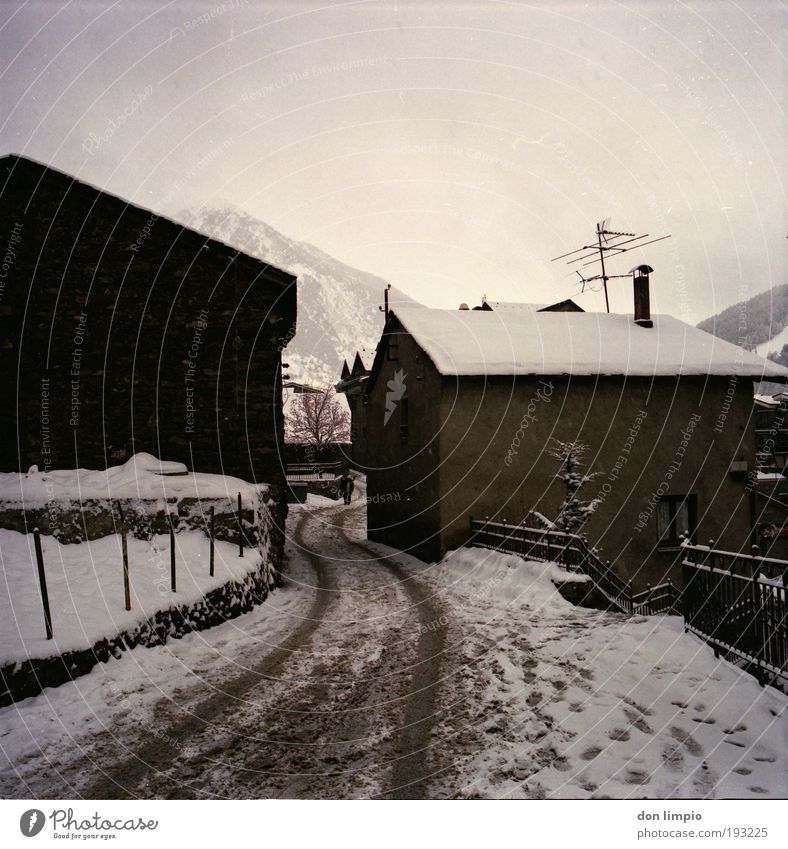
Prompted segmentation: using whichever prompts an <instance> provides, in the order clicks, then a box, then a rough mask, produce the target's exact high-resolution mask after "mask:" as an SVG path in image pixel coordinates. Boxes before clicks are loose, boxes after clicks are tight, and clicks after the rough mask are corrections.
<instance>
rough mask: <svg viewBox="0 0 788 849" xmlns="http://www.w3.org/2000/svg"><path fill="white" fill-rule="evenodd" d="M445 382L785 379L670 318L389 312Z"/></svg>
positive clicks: (785, 372) (778, 370)
mask: <svg viewBox="0 0 788 849" xmlns="http://www.w3.org/2000/svg"><path fill="white" fill-rule="evenodd" d="M392 312H393V313H394V315H396V317H397V318H398V319H399V321H400V322H401V323H402V325H403V327H404V328H405V330H407V331H408V332H409V333H410V334H411V335H412V336H413V338H414V339H415V341H416V342H417V343H418V345H419V346H420V347H421V348H422V349H423V350H424V351H425V353H426V354H427V355H428V356H429V357H430V359H431V360H432V361H433V363H434V364H435V367H436V368H437V369H438V371H439V372H440V373H441V374H446V375H459V376H463V375H465V376H470V375H519V374H537V375H539V374H551V375H560V374H569V375H597V374H607V375H628V376H643V377H652V376H660V375H661V376H674V375H722V376H727V375H738V376H740V377H752V378H756V379H760V378H769V379H777V380H780V379H785V380H788V369H785V368H783V367H782V366H779V365H777V364H776V363H773V362H771V361H769V360H764V359H762V358H761V357H759V356H757V355H756V354H751V353H749V352H748V351H745V350H744V349H743V348H739V347H738V346H736V345H732V344H730V343H729V342H725V341H724V340H722V339H719V338H718V337H716V336H712V335H711V334H709V333H705V332H704V331H702V330H698V328H696V327H692V326H690V325H688V324H685V323H684V322H683V321H679V320H678V319H677V318H673V316H670V315H657V316H652V319H653V322H654V326H653V327H651V328H645V327H639V326H638V325H636V324H635V323H634V321H633V319H632V316H630V315H620V314H616V313H592V312H581V313H574V312H571V313H567V312H533V311H527V310H521V311H516V310H511V311H506V310H504V311H500V312H497V311H492V312H488V311H482V310H475V311H474V310H440V309H424V308H418V309H413V308H407V307H398V308H396V309H395V310H392Z"/></svg>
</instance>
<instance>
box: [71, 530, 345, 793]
mask: <svg viewBox="0 0 788 849" xmlns="http://www.w3.org/2000/svg"><path fill="white" fill-rule="evenodd" d="M308 520H309V515H308V514H304V516H303V517H302V518H301V519H300V520H299V522H298V525H297V527H296V531H295V538H296V541H298V540H299V539H302V538H303V537H302V532H303V526H304V525H305V524H306V523H307V522H308ZM297 544H298V545H299V547H301V548H302V551H303V553H304V554H305V555H306V557H307V559H308V560H309V563H310V565H311V566H312V568H313V569H314V571H315V576H316V579H317V582H316V590H317V592H316V595H315V599H314V601H313V602H312V606H311V607H310V609H309V612H308V614H307V616H306V617H305V619H304V621H303V622H302V623H301V625H299V626H298V627H297V628H296V629H295V630H294V631H293V632H292V633H291V634H290V635H289V636H288V637H287V638H286V639H285V640H284V642H283V643H282V645H281V646H279V648H277V649H274V651H272V652H271V653H270V654H268V655H267V656H266V657H265V658H264V659H263V660H262V661H261V662H260V663H259V664H257V665H255V666H254V667H252V668H251V669H250V670H248V671H247V672H244V673H242V674H240V675H238V676H236V677H235V678H233V679H231V680H230V681H228V682H227V684H226V685H224V686H223V688H222V689H221V690H218V691H217V692H215V693H214V694H212V695H211V696H209V697H208V698H206V699H204V700H203V701H201V702H200V703H199V704H197V705H196V707H194V708H193V709H192V710H191V711H190V712H189V713H188V714H187V715H186V716H185V717H183V718H182V719H179V720H176V721H175V722H173V723H171V724H170V725H169V726H168V727H167V728H166V729H164V730H163V731H159V732H158V733H157V734H156V736H155V737H154V739H153V740H151V741H149V742H148V743H146V744H145V745H143V746H142V747H141V748H140V749H139V750H138V751H136V752H134V753H133V754H132V756H131V757H130V758H128V759H127V760H126V761H124V762H122V763H121V764H120V765H119V766H117V767H115V768H114V769H112V770H109V771H106V772H105V773H104V775H102V777H101V778H99V779H98V780H95V781H94V782H93V783H92V784H91V785H90V786H89V787H88V788H87V789H86V790H84V791H83V792H82V793H81V794H80V795H81V796H82V797H83V798H86V799H122V798H143V797H142V796H140V795H138V794H137V793H135V792H134V791H133V789H132V788H135V787H136V786H137V785H139V784H140V783H141V782H142V781H143V779H144V778H145V777H147V776H148V775H151V774H156V773H160V772H163V771H165V770H166V769H168V768H169V767H171V766H172V763H173V761H175V760H176V759H177V758H178V757H179V755H180V754H181V747H176V746H171V745H170V746H168V745H166V744H162V742H161V741H162V740H175V741H183V740H189V739H191V738H194V737H196V736H198V735H200V734H202V733H203V732H205V731H206V730H208V729H210V728H211V727H212V725H213V721H214V720H215V719H217V718H218V717H219V716H221V715H222V714H224V713H225V712H227V711H228V710H229V709H231V708H233V707H237V706H238V705H239V703H241V702H242V700H243V697H244V695H245V694H246V693H247V692H249V690H251V689H252V688H253V687H255V686H257V685H259V684H260V683H261V682H263V681H271V680H277V675H278V674H279V673H280V670H281V668H282V667H283V666H284V665H285V664H286V663H287V662H288V661H289V660H291V658H292V657H293V655H294V654H296V653H297V652H298V651H299V650H300V649H301V647H302V646H303V644H304V643H306V642H308V641H309V639H310V638H311V636H312V635H313V633H314V632H315V631H316V630H317V628H318V627H319V626H320V625H321V623H322V622H323V620H324V618H325V615H326V611H327V610H328V608H329V606H330V605H331V602H332V600H333V599H334V597H335V596H334V591H335V588H336V582H335V579H334V577H333V575H332V574H331V572H330V570H328V569H327V568H326V567H325V564H324V563H323V561H322V560H320V558H318V557H316V556H314V555H313V554H312V553H311V552H310V551H309V549H308V547H304V546H302V545H301V543H299V542H297ZM91 766H92V767H93V769H95V764H91ZM145 797H148V794H145Z"/></svg>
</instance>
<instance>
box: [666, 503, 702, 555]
mask: <svg viewBox="0 0 788 849" xmlns="http://www.w3.org/2000/svg"><path fill="white" fill-rule="evenodd" d="M697 515H698V506H697V497H696V496H694V495H663V496H662V498H660V500H659V501H658V502H657V545H659V547H660V548H675V547H676V546H678V545H680V544H681V535H682V534H684V535H685V536H688V537H690V538H691V539H692V538H694V536H695V531H696V530H697Z"/></svg>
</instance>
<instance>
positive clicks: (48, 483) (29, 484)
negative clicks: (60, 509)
mask: <svg viewBox="0 0 788 849" xmlns="http://www.w3.org/2000/svg"><path fill="white" fill-rule="evenodd" d="M239 492H240V493H241V498H242V499H243V501H244V503H245V504H246V505H249V504H257V502H258V501H259V500H260V498H261V496H265V495H266V494H267V492H268V486H267V485H266V484H252V483H249V482H247V481H244V480H241V479H240V478H234V477H229V476H227V475H212V474H205V473H193V472H192V473H190V472H189V471H188V469H187V468H186V466H184V465H183V464H182V463H174V462H169V461H163V460H159V459H158V458H157V457H154V456H153V455H151V454H145V453H139V454H135V455H134V456H133V457H131V458H130V459H129V460H128V461H127V462H126V463H124V464H123V465H121V466H111V467H110V468H108V469H103V470H101V471H96V470H93V469H65V470H54V471H49V472H46V473H45V472H40V471H39V470H38V468H37V467H36V466H34V467H33V468H32V469H31V470H30V471H28V472H27V473H26V474H21V473H18V472H4V473H0V500H2V501H6V502H9V503H11V504H21V505H27V506H30V505H32V504H42V503H46V502H49V501H76V502H79V501H87V500H89V499H117V498H124V499H125V498H140V499H142V498H146V499H148V498H151V499H159V498H164V499H167V498H170V499H172V498H175V499H180V498H197V499H209V498H228V499H236V498H237V497H238V493H239Z"/></svg>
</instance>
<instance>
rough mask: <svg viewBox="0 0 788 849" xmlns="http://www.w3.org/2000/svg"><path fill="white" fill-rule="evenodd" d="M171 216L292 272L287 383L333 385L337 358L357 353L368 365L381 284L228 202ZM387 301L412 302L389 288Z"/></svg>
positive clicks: (376, 327)
mask: <svg viewBox="0 0 788 849" xmlns="http://www.w3.org/2000/svg"><path fill="white" fill-rule="evenodd" d="M178 220H179V221H180V222H182V223H183V224H185V225H187V226H188V227H192V228H193V229H195V230H198V231H199V232H201V233H204V234H205V235H206V236H210V237H211V238H214V239H218V240H219V241H222V242H226V243H227V244H229V245H232V246H233V247H236V248H239V249H240V250H242V251H243V252H244V253H247V254H250V255H251V256H255V257H258V258H259V259H263V260H265V261H266V262H270V263H271V265H275V266H277V267H278V268H282V269H284V270H285V271H289V272H290V273H291V274H295V275H296V276H297V277H298V327H297V333H296V336H295V338H294V339H293V340H292V341H291V342H290V344H289V345H288V346H287V351H286V352H285V361H286V362H288V363H289V364H290V368H289V369H288V370H287V371H288V374H289V375H290V377H291V379H292V380H295V381H297V382H298V383H309V384H312V385H314V386H325V385H327V384H328V383H336V381H337V380H339V373H340V369H341V367H342V361H343V360H345V359H346V360H347V361H348V364H349V365H351V366H352V364H353V357H354V356H355V353H356V351H360V352H361V356H362V359H363V360H364V364H365V365H366V366H367V368H369V367H370V366H371V364H372V359H373V357H374V354H375V346H376V345H377V343H378V340H379V338H380V331H381V329H382V327H383V314H382V313H381V312H380V310H379V309H378V307H379V306H380V305H381V304H382V303H383V290H384V289H385V288H386V285H387V284H386V281H385V280H383V279H382V278H380V277H376V276H375V275H374V274H369V273H367V272H366V271H359V269H357V268H352V267H351V266H349V265H345V264H344V263H343V262H340V261H339V260H337V259H334V258H333V257H331V256H329V255H328V254H327V253H325V252H323V251H321V250H320V249H319V248H316V247H314V245H309V244H306V243H305V242H297V241H295V240H293V239H289V238H288V237H287V236H284V235H282V234H281V233H280V232H279V231H278V230H275V229H274V228H273V227H271V226H270V225H268V224H266V223H265V222H263V221H260V220H259V219H257V218H254V217H253V216H251V215H249V214H247V213H246V212H243V211H242V210H240V209H236V208H233V207H225V208H222V209H214V208H204V209H201V210H199V212H195V211H188V210H187V211H185V212H182V213H181V214H180V215H179V216H178ZM390 298H391V302H392V303H394V304H395V303H401V304H408V305H409V306H413V305H415V304H416V302H415V301H414V300H413V299H412V298H409V297H408V296H407V295H405V294H404V293H402V292H400V291H399V290H397V289H394V288H392V290H391V292H390Z"/></svg>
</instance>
